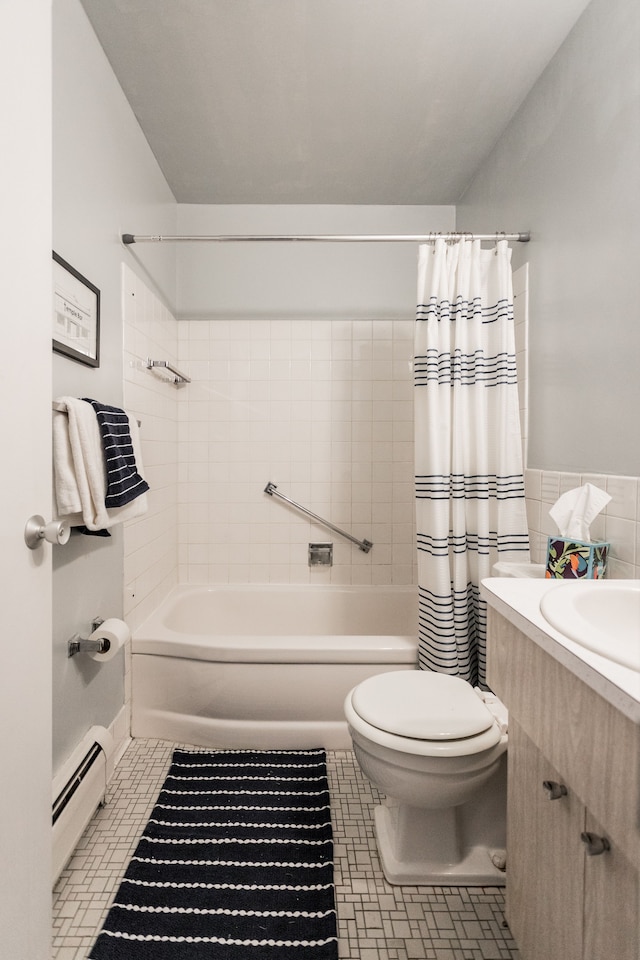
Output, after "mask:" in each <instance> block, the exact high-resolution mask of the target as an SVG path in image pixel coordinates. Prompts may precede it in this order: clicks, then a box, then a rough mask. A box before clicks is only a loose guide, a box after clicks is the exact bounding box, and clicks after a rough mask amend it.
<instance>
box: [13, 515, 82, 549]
mask: <svg viewBox="0 0 640 960" xmlns="http://www.w3.org/2000/svg"><path fill="white" fill-rule="evenodd" d="M70 536H71V527H70V525H69V521H68V520H50V521H49V523H45V522H44V518H43V517H41V516H40V515H39V514H37V513H36V514H34V515H33V516H32V517H29V519H28V520H27V522H26V524H25V528H24V542H25V543H26V545H27V546H28V547H29V550H35V549H36V547H39V546H40V544H41V543H42V541H43V540H46V541H47V542H48V543H60V544H62V543H66V542H67V541H68V539H69V537H70Z"/></svg>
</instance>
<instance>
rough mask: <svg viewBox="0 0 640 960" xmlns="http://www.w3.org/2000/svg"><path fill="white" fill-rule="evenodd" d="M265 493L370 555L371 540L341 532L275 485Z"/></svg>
mask: <svg viewBox="0 0 640 960" xmlns="http://www.w3.org/2000/svg"><path fill="white" fill-rule="evenodd" d="M264 492H265V493H268V494H269V496H270V497H272V496H273V495H274V494H275V495H276V497H280V499H281V500H286V501H287V503H290V504H291V506H292V507H295V508H296V510H300V511H301V512H302V513H306V515H307V516H308V517H311V518H312V519H313V520H317V521H318V523H321V524H323V526H325V527H328V528H329V530H333V531H334V533H339V534H340V536H341V537H346V539H347V540H351V543H355V544H356V546H357V547H359V549H360V550H362V552H363V553H369V550H371V547H372V546H373V544H372V543H371V541H370V540H358V539H357V538H356V537H352V536H351V534H350V533H347V532H346V531H345V530H341V529H340V527H336V526H335V525H334V524H333V523H330V522H329V521H328V520H323V519H322V517H319V516H318V515H317V514H316V513H312V512H311V510H307V508H306V507H302V506H301V505H300V504H299V503H296V502H295V500H290V499H289V497H285V495H284V493H280V492H279V491H278V488H277V487H276V485H275V483H272V482H271V481H269V483H268V484H267V485H266V487H265V488H264Z"/></svg>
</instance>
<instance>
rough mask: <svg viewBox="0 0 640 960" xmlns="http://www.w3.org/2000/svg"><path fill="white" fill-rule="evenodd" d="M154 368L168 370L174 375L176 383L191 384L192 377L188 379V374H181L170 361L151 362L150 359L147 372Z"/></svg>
mask: <svg viewBox="0 0 640 960" xmlns="http://www.w3.org/2000/svg"><path fill="white" fill-rule="evenodd" d="M153 367H163V368H164V369H165V370H168V371H169V373H172V374H173V382H174V383H191V377H188V376H187V375H186V373H181V372H180V371H179V370H176V368H175V367H174V366H172V365H171V364H170V363H169V361H168V360H151V359H150V358H148V359H147V370H151V369H152V368H153Z"/></svg>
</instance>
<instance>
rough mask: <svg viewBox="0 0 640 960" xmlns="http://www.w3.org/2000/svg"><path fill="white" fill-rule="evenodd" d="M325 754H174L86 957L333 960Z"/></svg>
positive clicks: (335, 952)
mask: <svg viewBox="0 0 640 960" xmlns="http://www.w3.org/2000/svg"><path fill="white" fill-rule="evenodd" d="M337 957H338V941H337V928H336V912H335V901H334V886H333V836H332V831H331V815H330V805H329V789H328V782H327V769H326V755H325V751H324V750H321V749H318V750H215V751H208V752H202V751H191V750H179V749H178V750H175V751H174V754H173V759H172V763H171V767H170V770H169V773H168V775H167V778H166V780H165V782H164V785H163V787H162V790H161V792H160V796H159V797H158V801H157V803H156V805H155V807H154V809H153V811H152V814H151V819H150V820H149V823H148V824H147V826H146V828H145V831H144V833H143V835H142V838H141V839H140V842H139V844H138V846H137V848H136V850H135V853H134V855H133V858H132V860H131V862H130V864H129V866H128V868H127V871H126V873H125V875H124V878H123V880H122V883H121V885H120V888H119V890H118V892H117V894H116V897H115V901H114V903H113V905H112V907H111V909H110V911H109V913H108V915H107V918H106V920H105V923H104V927H103V929H102V931H101V932H100V934H99V936H98V938H97V940H96V942H95V944H94V946H93V949H92V950H91V952H90V954H89V958H90V960H125V958H126V960H205V958H206V960H337Z"/></svg>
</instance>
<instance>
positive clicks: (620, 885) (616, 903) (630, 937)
mask: <svg viewBox="0 0 640 960" xmlns="http://www.w3.org/2000/svg"><path fill="white" fill-rule="evenodd" d="M585 825H586V830H587V831H588V832H589V833H591V834H593V835H594V836H595V837H607V836H608V835H607V831H606V830H605V829H604V828H603V827H602V826H601V824H599V823H598V821H597V820H596V819H595V817H593V816H591V814H590V813H589V812H588V811H587V814H586V820H585ZM608 842H609V843H610V849H609V850H607V851H606V852H605V853H602V854H600V855H598V856H585V867H584V957H585V960H591V958H592V960H601V958H602V960H613V958H615V960H638V957H640V929H639V923H640V918H639V906H640V883H639V882H638V881H639V878H638V871H637V870H636V869H635V868H634V867H633V865H632V864H631V863H630V862H629V861H628V860H627V858H626V857H625V856H624V854H623V852H622V851H621V850H620V848H619V847H617V846H616V845H615V844H614V843H612V842H611V840H610V839H609V840H608Z"/></svg>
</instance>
